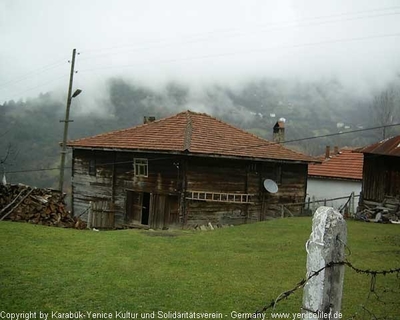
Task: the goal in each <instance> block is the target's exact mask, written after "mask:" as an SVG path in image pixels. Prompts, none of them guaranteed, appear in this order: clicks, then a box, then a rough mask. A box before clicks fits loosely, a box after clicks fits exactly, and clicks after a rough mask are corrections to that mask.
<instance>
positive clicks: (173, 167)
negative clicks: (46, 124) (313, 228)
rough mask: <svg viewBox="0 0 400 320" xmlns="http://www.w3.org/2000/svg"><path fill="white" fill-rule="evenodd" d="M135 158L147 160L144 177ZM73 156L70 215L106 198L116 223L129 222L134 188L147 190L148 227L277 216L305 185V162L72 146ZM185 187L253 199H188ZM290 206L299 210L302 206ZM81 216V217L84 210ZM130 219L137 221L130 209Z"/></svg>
mask: <svg viewBox="0 0 400 320" xmlns="http://www.w3.org/2000/svg"><path fill="white" fill-rule="evenodd" d="M134 157H137V158H146V159H148V169H149V174H148V177H138V176H135V175H134V168H133V159H134ZM73 159H74V160H73V177H72V190H73V196H72V199H73V211H74V215H79V214H80V213H82V212H84V211H85V210H86V209H87V207H88V205H89V201H94V202H97V201H108V202H109V208H111V210H114V212H115V223H116V225H121V224H124V223H126V222H127V221H126V211H127V206H128V211H129V210H133V209H132V208H133V207H134V206H137V207H140V208H141V204H139V203H138V204H134V203H130V204H127V197H128V201H133V200H132V199H133V198H132V197H133V195H137V194H138V193H149V194H151V201H150V203H151V204H150V206H151V213H150V219H151V221H152V223H151V226H153V227H155V228H162V227H166V226H169V225H171V224H174V225H177V224H187V225H196V224H207V223H208V222H211V223H213V224H218V223H219V224H234V225H235V224H243V223H250V222H256V221H262V220H265V219H267V217H269V216H280V215H281V204H282V203H292V202H304V200H305V195H306V188H307V186H306V184H307V180H306V179H307V165H305V164H287V163H281V164H279V163H274V162H255V161H244V160H230V159H221V158H200V157H189V156H186V157H184V156H174V155H163V154H136V155H135V154H134V153H131V152H113V151H107V152H106V151H90V150H81V149H75V150H74V151H73ZM91 159H92V160H93V159H94V160H95V162H96V175H95V176H94V175H90V174H89V164H90V160H91ZM265 179H272V180H275V181H277V183H278V186H279V192H278V193H276V194H270V193H268V192H267V191H266V190H265V189H264V187H263V181H264V180H265ZM185 191H187V192H189V191H203V192H216V193H240V194H254V196H253V197H252V202H253V203H252V204H242V203H225V202H205V201H197V200H188V199H186V196H187V193H186V196H185V194H184V192H185ZM132 192H133V193H132ZM128 193H130V196H128ZM139 197H140V196H139ZM129 199H131V200H129ZM138 199H139V198H138ZM130 208H131V209H130ZM289 209H290V210H291V211H292V212H293V213H294V214H300V213H301V210H302V207H301V206H297V207H289ZM162 212H164V213H165V214H164V216H163V214H162ZM82 217H83V218H84V219H85V218H86V214H84V215H83V216H82ZM132 217H135V218H134V219H133V218H132ZM130 219H133V220H135V221H134V222H136V223H140V221H139V220H140V218H139V217H138V216H137V215H136V214H134V213H132V214H131V216H130Z"/></svg>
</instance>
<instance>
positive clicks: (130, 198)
mask: <svg viewBox="0 0 400 320" xmlns="http://www.w3.org/2000/svg"><path fill="white" fill-rule="evenodd" d="M142 207H143V193H142V192H134V191H127V192H126V213H125V222H126V223H139V224H140V223H141V218H142Z"/></svg>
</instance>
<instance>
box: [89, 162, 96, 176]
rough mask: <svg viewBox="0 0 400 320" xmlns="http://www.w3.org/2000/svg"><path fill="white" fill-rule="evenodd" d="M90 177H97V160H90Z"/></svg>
mask: <svg viewBox="0 0 400 320" xmlns="http://www.w3.org/2000/svg"><path fill="white" fill-rule="evenodd" d="M89 175H90V176H95V175H96V160H95V159H90V160H89Z"/></svg>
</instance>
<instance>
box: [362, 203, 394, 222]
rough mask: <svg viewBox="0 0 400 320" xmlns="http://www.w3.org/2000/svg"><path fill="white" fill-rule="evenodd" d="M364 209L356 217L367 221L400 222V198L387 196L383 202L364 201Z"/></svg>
mask: <svg viewBox="0 0 400 320" xmlns="http://www.w3.org/2000/svg"><path fill="white" fill-rule="evenodd" d="M362 206H363V210H361V211H360V212H357V214H356V218H357V219H359V220H364V221H367V222H384V223H385V222H386V223H389V222H391V223H400V222H399V221H400V199H399V198H396V197H385V199H384V200H383V202H374V201H368V200H364V201H363V204H362Z"/></svg>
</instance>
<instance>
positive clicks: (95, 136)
mask: <svg viewBox="0 0 400 320" xmlns="http://www.w3.org/2000/svg"><path fill="white" fill-rule="evenodd" d="M185 112H186V111H183V112H179V113H176V114H173V115H171V116H168V117H165V118H161V119H157V120H154V121H152V122H148V123H142V124H138V125H136V126H132V127H129V128H124V129H117V130H112V131H108V132H104V133H99V134H95V135H93V136H88V137H83V138H79V139H74V140H69V141H68V143H74V142H79V141H81V140H85V139H88V138H90V139H92V138H98V137H104V136H108V135H112V134H115V133H120V132H125V131H130V130H133V129H136V128H141V127H144V126H148V125H152V124H154V123H159V122H161V121H165V120H168V119H171V118H174V117H177V116H178V115H180V114H182V113H185Z"/></svg>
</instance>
